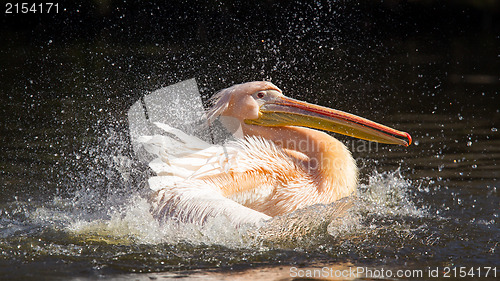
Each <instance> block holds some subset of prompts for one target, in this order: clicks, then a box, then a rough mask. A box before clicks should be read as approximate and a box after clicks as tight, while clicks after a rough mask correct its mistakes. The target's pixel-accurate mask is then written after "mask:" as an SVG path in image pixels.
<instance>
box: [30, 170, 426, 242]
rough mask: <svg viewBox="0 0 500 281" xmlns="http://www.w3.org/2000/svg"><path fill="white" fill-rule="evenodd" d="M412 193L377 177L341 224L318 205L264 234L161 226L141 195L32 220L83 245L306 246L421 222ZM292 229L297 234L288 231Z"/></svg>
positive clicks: (62, 207) (226, 226) (57, 204)
mask: <svg viewBox="0 0 500 281" xmlns="http://www.w3.org/2000/svg"><path fill="white" fill-rule="evenodd" d="M409 187H411V182H410V181H409V180H405V179H404V178H403V176H402V175H401V173H400V171H399V170H396V171H394V172H383V173H379V172H374V173H373V174H372V175H371V176H370V177H369V179H368V183H366V184H360V186H359V191H358V198H357V199H355V201H354V207H352V208H351V209H350V210H349V212H348V214H347V215H346V216H342V218H341V219H336V216H337V214H336V210H335V209H336V208H338V205H336V204H335V203H334V204H331V205H316V206H311V207H308V208H306V209H302V210H298V211H296V212H294V213H292V214H289V215H287V216H282V217H277V218H275V219H273V220H271V221H270V222H269V223H268V224H267V225H265V226H264V227H263V228H261V229H257V228H256V227H250V226H249V227H246V228H245V227H242V228H234V227H231V226H230V225H231V224H230V223H228V221H227V219H226V218H224V217H220V218H215V219H212V220H210V221H208V222H207V223H206V224H204V225H203V226H199V225H195V224H189V223H179V222H175V221H167V222H163V223H160V222H158V221H157V220H156V219H155V218H154V217H153V216H152V215H151V213H150V207H151V206H150V204H149V203H148V201H147V199H145V198H144V197H143V196H142V195H141V194H139V192H135V193H131V194H129V195H127V196H128V197H127V198H126V199H124V198H114V199H113V198H109V197H110V196H111V197H113V196H116V197H120V196H123V194H119V195H118V194H105V195H101V196H96V195H95V194H89V195H88V196H91V197H92V200H100V201H102V202H94V203H96V204H99V205H103V207H104V208H99V210H96V211H95V213H88V212H89V211H88V208H82V207H81V206H80V207H79V206H75V204H76V205H78V204H81V202H82V201H81V200H79V201H77V202H75V201H73V199H71V198H70V199H62V198H59V197H56V198H55V199H54V200H53V205H52V206H44V207H39V208H37V209H36V211H35V212H33V213H32V215H31V217H32V219H34V220H36V221H38V222H39V223H43V224H46V225H47V224H48V225H52V226H53V227H56V228H58V229H63V230H66V231H68V232H69V233H71V234H73V235H75V236H78V237H80V238H81V239H83V240H86V239H87V240H96V239H97V240H99V241H102V242H106V243H113V244H160V243H168V244H178V243H189V244H191V245H222V246H225V247H229V248H253V247H261V246H262V243H265V242H266V241H267V242H275V241H278V242H280V241H281V242H282V241H287V242H290V241H297V242H295V243H305V242H304V241H305V240H308V239H312V238H313V237H320V236H325V235H331V236H334V237H336V238H338V239H342V237H346V236H345V235H351V234H353V233H356V232H357V231H360V230H361V229H362V228H363V226H361V225H360V223H359V222H360V219H361V218H362V217H363V216H366V215H367V214H376V215H380V216H422V215H424V211H422V210H419V209H418V208H417V207H415V205H414V204H413V203H412V201H411V198H410V194H409V191H408V189H409ZM78 196H79V198H80V197H81V196H82V194H81V193H79V194H78ZM80 199H81V198H80ZM83 201H85V200H83ZM85 202H87V201H85ZM87 203H88V202H87ZM117 204H119V205H117ZM106 205H107V206H106ZM327 214H330V215H327ZM292 220H294V221H295V222H297V223H293V221H292ZM291 226H292V227H293V228H294V231H288V230H287V229H290V227H291ZM291 232H293V233H291ZM277 237H278V238H279V239H278V240H276V238H277ZM292 243H293V242H292Z"/></svg>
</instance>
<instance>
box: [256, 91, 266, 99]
mask: <svg viewBox="0 0 500 281" xmlns="http://www.w3.org/2000/svg"><path fill="white" fill-rule="evenodd" d="M265 94H266V93H264V92H258V93H257V97H258V98H259V99H261V98H263V97H264V95H265Z"/></svg>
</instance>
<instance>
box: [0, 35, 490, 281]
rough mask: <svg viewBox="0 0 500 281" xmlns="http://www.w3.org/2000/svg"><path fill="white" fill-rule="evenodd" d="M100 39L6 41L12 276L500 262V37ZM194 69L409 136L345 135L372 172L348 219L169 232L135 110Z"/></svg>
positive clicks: (6, 197)
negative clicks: (154, 196)
mask: <svg viewBox="0 0 500 281" xmlns="http://www.w3.org/2000/svg"><path fill="white" fill-rule="evenodd" d="M298 34H299V35H301V34H302V35H303V34H304V33H300V32H298ZM254 35H255V34H254ZM97 38H98V39H96V40H95V41H91V42H86V43H83V42H74V43H67V42H60V43H58V42H57V40H55V39H54V41H52V42H49V40H46V42H45V41H43V42H39V43H36V44H31V45H28V46H23V45H22V43H19V42H22V40H21V41H12V42H9V43H8V44H6V45H4V46H3V47H2V48H1V55H2V58H3V59H4V60H5V62H4V65H3V66H2V69H1V71H0V74H1V76H0V79H1V84H2V86H0V90H1V93H2V94H1V101H2V102H1V104H0V116H1V118H2V119H1V120H2V123H1V126H0V132H1V133H0V140H1V146H2V149H1V151H0V167H1V177H0V182H1V185H2V186H1V191H0V276H1V277H2V278H3V279H11V280H30V279H31V280H40V279H41V278H42V277H43V278H42V279H64V280H67V279H68V278H70V277H71V278H74V279H81V280H87V279H95V278H108V279H117V280H118V279H119V280H123V279H125V280H126V279H134V280H136V279H139V280H150V279H168V278H185V279H199V278H205V279H213V280H218V279H224V278H228V276H229V274H230V273H231V274H232V273H235V272H238V273H239V275H238V276H240V277H241V279H249V278H253V279H262V278H269V279H277V278H284V279H287V278H290V272H291V271H290V267H297V268H303V269H306V268H321V267H322V266H328V267H332V268H338V269H345V268H348V267H350V266H354V267H368V268H372V269H392V270H398V269H416V270H426V271H427V270H428V269H429V268H430V267H431V268H435V267H441V268H444V267H446V266H448V267H460V266H466V267H468V268H470V267H471V266H474V267H487V266H492V267H495V266H497V267H498V266H499V263H498V261H499V260H500V259H499V254H498V241H499V240H500V239H499V238H500V235H499V234H500V232H499V229H498V216H499V206H500V204H499V203H500V202H499V196H498V191H497V190H498V178H499V176H500V169H499V168H498V163H499V160H500V137H499V133H498V128H499V127H500V122H499V120H500V111H499V104H500V97H499V94H498V86H499V83H500V82H499V81H500V78H499V76H498V73H500V66H499V64H498V63H497V61H498V49H499V47H500V45H499V43H498V38H497V37H492V36H490V35H488V34H459V35H455V36H449V37H445V38H442V37H440V36H436V37H435V36H432V35H418V36H414V37H405V38H393V37H384V36H382V37H375V38H371V39H374V41H373V42H371V41H370V40H367V39H366V40H365V39H362V38H357V40H351V39H345V40H344V39H342V38H337V37H335V36H333V37H326V38H321V36H317V35H316V37H315V36H312V37H311V38H308V37H307V36H306V37H302V38H295V37H286V38H285V39H283V40H280V39H277V38H273V37H272V36H266V35H263V36H262V37H259V36H257V35H255V36H254V37H252V36H251V38H250V39H247V40H241V38H240V39H238V40H236V42H235V43H234V44H227V41H221V42H213V41H211V42H209V43H203V42H202V43H199V42H197V41H194V42H190V44H187V45H183V44H161V43H147V42H146V43H144V42H143V43H139V42H137V43H134V44H124V43H123V42H119V41H118V42H116V41H113V40H111V39H109V38H105V37H97ZM318 38H320V39H318ZM192 77H195V78H196V79H197V81H198V82H199V86H200V89H201V91H202V94H203V98H204V99H205V100H206V99H207V98H208V97H209V96H210V95H212V94H213V93H214V92H215V91H216V90H218V89H221V88H223V87H227V86H229V85H231V84H234V83H240V82H245V81H251V80H261V79H270V80H272V81H273V82H274V83H275V84H277V85H278V86H279V87H281V88H282V89H283V90H284V91H285V93H286V94H287V95H288V96H291V97H294V98H299V99H303V100H307V101H310V102H314V103H319V104H322V105H326V106H330V107H334V108H337V109H341V110H345V111H349V112H352V113H356V114H358V115H361V116H364V117H367V118H369V119H372V120H376V121H379V122H381V123H383V124H386V125H389V126H393V127H395V128H398V129H401V130H404V131H407V132H409V133H410V134H411V135H412V137H413V139H414V144H413V145H412V146H410V147H408V148H404V147H394V146H386V145H375V144H368V143H366V142H362V141H359V142H358V141H353V140H351V139H349V138H347V137H341V136H338V137H339V138H340V139H342V140H343V141H345V143H346V144H347V145H348V146H349V147H350V149H351V151H353V154H354V156H355V158H356V159H357V163H358V166H359V167H360V168H361V173H360V185H359V191H358V199H357V201H356V202H355V204H354V207H353V208H352V209H351V212H350V214H349V216H348V217H346V218H344V219H343V220H341V221H335V220H334V221H331V220H329V219H328V218H324V217H323V216H322V215H323V214H325V213H327V211H328V208H327V207H324V206H323V207H312V208H309V209H307V210H303V211H301V212H302V213H300V214H299V215H301V216H302V217H314V216H316V217H314V218H317V219H318V220H317V221H321V223H318V224H314V225H307V224H306V225H304V226H303V228H301V229H299V231H297V232H295V233H287V232H285V233H282V232H281V234H283V235H279V236H276V235H275V236H272V235H269V233H266V232H265V231H259V230H255V229H231V228H227V227H226V224H224V221H220V220H214V221H212V222H210V223H209V224H208V225H207V226H205V227H198V226H194V225H183V226H180V227H168V226H167V227H164V226H160V225H159V224H158V223H157V222H156V221H155V220H154V219H152V217H151V216H150V214H149V206H148V204H147V201H146V198H147V196H148V191H147V187H146V186H145V182H146V179H147V177H148V176H149V175H151V172H149V171H148V169H147V167H145V165H144V164H141V163H139V162H138V161H136V160H135V159H134V157H133V153H132V148H131V145H130V142H129V139H128V131H127V130H128V128H127V120H126V112H127V110H128V108H129V106H130V105H132V104H133V103H134V102H135V101H137V100H138V99H139V97H140V96H141V95H143V94H145V93H147V92H149V91H153V90H155V89H157V88H160V87H163V86H166V85H169V84H172V83H175V82H178V81H181V80H185V79H189V78H192ZM325 208H326V209H325ZM304 214H305V215H304ZM322 219H323V220H322ZM274 231H275V233H276V232H277V231H278V230H274ZM278 233H280V232H278ZM426 274H427V273H426ZM441 277H442V276H441Z"/></svg>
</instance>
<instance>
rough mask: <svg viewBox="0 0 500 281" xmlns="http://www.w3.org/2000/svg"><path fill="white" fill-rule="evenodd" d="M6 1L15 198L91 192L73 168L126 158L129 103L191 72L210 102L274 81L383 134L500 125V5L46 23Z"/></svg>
mask: <svg viewBox="0 0 500 281" xmlns="http://www.w3.org/2000/svg"><path fill="white" fill-rule="evenodd" d="M5 3H6V2H5ZM37 3H39V2H37ZM1 6H2V13H1V25H0V58H1V64H0V119H1V124H0V135H1V136H0V141H1V143H2V146H3V148H2V152H0V160H1V161H0V165H1V167H2V174H3V185H4V187H5V188H4V189H3V190H2V191H3V192H4V193H6V194H7V197H8V196H10V195H12V194H24V193H25V192H27V191H30V190H36V189H37V188H42V189H48V190H55V189H64V190H68V189H71V188H68V186H73V187H75V186H76V188H77V189H78V188H79V186H81V185H89V184H88V179H86V180H84V181H82V180H81V178H79V177H76V179H75V171H82V173H83V174H85V175H88V174H89V173H90V174H92V172H91V171H90V172H89V168H88V167H93V166H94V165H95V162H96V160H95V158H96V155H105V154H106V153H102V152H103V151H100V152H96V151H94V152H92V151H93V150H95V149H103V150H107V152H108V153H110V154H123V155H131V153H130V152H131V151H130V146H127V145H124V143H127V140H128V123H127V118H126V112H127V110H128V108H129V107H130V105H132V104H133V103H134V102H136V101H137V100H138V99H139V97H140V96H142V95H144V94H147V93H149V92H151V91H153V90H156V89H158V88H160V87H164V86H167V85H170V84H173V83H176V82H179V81H182V80H185V79H190V78H193V77H194V78H196V79H197V82H198V84H199V87H200V90H201V92H202V94H203V98H204V99H207V98H208V97H210V96H211V95H212V94H213V93H214V92H216V91H217V90H219V89H222V88H225V87H228V86H230V85H232V84H235V83H241V82H246V81H252V80H262V79H265V80H271V81H272V82H274V83H275V84H276V85H278V86H279V87H280V88H282V89H283V90H284V91H285V94H287V95H289V96H292V97H296V98H300V99H304V100H307V101H310V102H315V103H320V104H323V105H326V106H330V107H334V108H337V109H341V110H344V111H349V112H353V113H355V114H359V115H361V116H364V117H367V118H370V119H374V120H377V121H379V122H385V123H386V124H388V125H397V123H398V118H394V117H393V116H394V114H411V113H415V114H420V115H427V114H437V116H435V117H432V118H434V119H435V120H436V122H443V120H444V119H443V116H444V115H446V116H447V117H446V118H448V119H450V118H452V120H455V119H456V120H458V121H459V120H461V119H460V118H463V117H462V116H470V117H474V118H476V117H481V118H491V119H492V120H498V118H499V117H498V116H499V112H498V110H499V98H498V96H499V94H498V86H499V80H500V79H499V76H498V74H499V73H500V63H499V60H500V59H499V55H500V50H499V49H500V43H499V41H500V38H499V36H500V20H499V18H500V17H499V15H500V1H495V0H484V1H480V0H478V1H431V0H429V1H371V0H370V1H335V2H332V1H279V0H275V1H273V0H268V1H242V2H238V1H166V2H161V1H123V2H121V1H64V2H59V13H54V11H52V12H51V13H50V14H32V13H28V14H5V13H4V8H5V7H4V4H2V5H1ZM387 116H392V117H390V118H388V117H387ZM419 118H421V117H416V119H419ZM446 118H445V119H446ZM450 120H451V119H450ZM417 121H418V120H417ZM447 122H448V121H447ZM449 122H455V121H449ZM494 122H496V121H494ZM441 134H443V133H442V132H441ZM116 135H119V137H116ZM418 137H419V136H418V135H416V136H414V139H416V140H417V139H418ZM420 137H426V136H420ZM103 157H105V156H103ZM68 171H71V173H68ZM96 173H97V175H96V178H97V179H99V178H100V177H101V175H102V172H101V171H100V168H99V169H96ZM87 178H88V177H87ZM104 181H105V179H104ZM93 185H94V184H93ZM99 185H101V184H97V186H99ZM20 186H22V187H20ZM34 186H37V188H34Z"/></svg>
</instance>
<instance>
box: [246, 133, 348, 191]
mask: <svg viewBox="0 0 500 281" xmlns="http://www.w3.org/2000/svg"><path fill="white" fill-rule="evenodd" d="M242 129H243V134H244V135H246V136H247V135H248V136H261V137H263V138H265V139H268V140H271V141H273V142H274V143H276V144H277V145H279V146H281V147H283V148H285V150H287V151H289V152H290V153H289V155H290V156H292V158H295V160H296V162H299V163H300V164H301V165H302V166H303V167H304V168H305V169H306V171H307V172H308V174H310V175H311V176H312V177H313V178H314V181H315V182H316V183H317V184H318V186H317V188H318V192H320V193H325V192H326V193H333V194H331V195H332V196H333V197H335V198H336V199H335V200H338V199H340V198H342V197H345V196H349V195H350V194H351V193H352V192H353V191H354V190H355V188H356V181H357V168H356V163H355V161H354V159H353V158H352V156H351V153H350V152H349V151H348V150H347V148H346V147H345V145H344V144H342V143H341V142H340V141H338V140H337V139H335V138H333V137H332V136H330V135H328V134H326V133H324V132H321V131H317V130H313V129H308V128H304V127H294V126H287V127H264V126H257V125H249V124H242ZM300 155H303V156H305V157H301V156H300Z"/></svg>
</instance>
